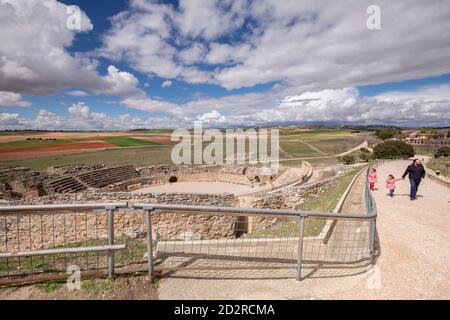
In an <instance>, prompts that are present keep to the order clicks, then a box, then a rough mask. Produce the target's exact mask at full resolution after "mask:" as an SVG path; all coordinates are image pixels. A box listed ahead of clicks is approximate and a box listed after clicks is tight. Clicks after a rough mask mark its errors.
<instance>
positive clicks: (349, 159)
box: [339, 154, 356, 164]
mask: <svg viewBox="0 0 450 320" xmlns="http://www.w3.org/2000/svg"><path fill="white" fill-rule="evenodd" d="M339 161H341V162H343V163H345V164H352V163H355V161H356V159H355V156H351V155H349V154H347V155H345V156H342V157H341V158H339Z"/></svg>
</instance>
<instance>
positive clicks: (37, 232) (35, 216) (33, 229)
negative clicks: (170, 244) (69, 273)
mask: <svg viewBox="0 0 450 320" xmlns="http://www.w3.org/2000/svg"><path fill="white" fill-rule="evenodd" d="M127 206H128V204H127V203H126V202H123V203H99V204H56V205H30V206H0V278H5V277H17V276H27V275H36V274H43V273H62V272H66V270H67V267H68V266H70V265H76V266H79V267H80V269H81V270H86V271H87V270H107V274H108V276H110V277H111V276H112V275H113V274H114V269H115V267H116V266H125V265H129V264H130V263H133V262H135V261H134V260H135V258H136V256H135V255H134V253H133V252H134V251H135V250H136V248H135V246H133V243H130V241H129V240H128V235H129V231H130V230H133V229H135V230H136V228H137V229H139V228H140V227H141V226H143V225H144V224H143V223H142V220H143V219H142V218H141V219H140V220H141V221H137V223H132V221H135V220H139V219H138V218H139V217H137V216H136V215H135V214H133V217H126V213H125V212H122V211H123V210H124V209H126V208H127ZM141 216H143V215H142V214H141ZM118 251H119V252H120V253H121V254H117V253H116V252H118ZM141 251H142V252H144V253H145V246H144V250H142V249H141ZM144 253H143V254H142V258H141V259H140V261H138V262H142V261H145V260H144V259H143V255H144ZM116 257H118V259H116Z"/></svg>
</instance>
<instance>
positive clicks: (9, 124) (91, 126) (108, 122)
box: [0, 103, 167, 130]
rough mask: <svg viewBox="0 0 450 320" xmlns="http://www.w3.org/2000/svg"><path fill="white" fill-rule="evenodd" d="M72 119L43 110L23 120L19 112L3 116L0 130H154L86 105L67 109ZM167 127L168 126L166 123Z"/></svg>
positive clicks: (141, 120)
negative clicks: (93, 110) (95, 110)
mask: <svg viewBox="0 0 450 320" xmlns="http://www.w3.org/2000/svg"><path fill="white" fill-rule="evenodd" d="M68 112H69V116H68V117H65V116H61V115H58V114H56V113H54V112H51V111H48V110H45V109H41V110H39V111H38V112H37V114H36V115H35V116H34V117H33V118H24V117H21V116H20V115H19V114H17V113H0V130H6V129H35V130H62V129H64V130H125V129H136V128H148V127H153V124H154V121H153V120H152V119H150V118H138V117H132V116H130V115H129V114H121V115H117V116H110V115H107V114H105V113H99V112H92V111H91V108H90V107H89V106H88V105H86V104H84V103H76V104H73V105H72V106H70V107H69V108H68ZM166 124H167V123H166Z"/></svg>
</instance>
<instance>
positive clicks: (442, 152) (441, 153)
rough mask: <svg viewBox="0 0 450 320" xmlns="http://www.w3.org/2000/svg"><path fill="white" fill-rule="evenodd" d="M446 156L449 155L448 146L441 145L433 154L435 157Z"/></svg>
mask: <svg viewBox="0 0 450 320" xmlns="http://www.w3.org/2000/svg"><path fill="white" fill-rule="evenodd" d="M448 156H450V146H442V147H440V148H439V149H438V150H437V151H436V153H435V154H434V157H435V158H439V157H448Z"/></svg>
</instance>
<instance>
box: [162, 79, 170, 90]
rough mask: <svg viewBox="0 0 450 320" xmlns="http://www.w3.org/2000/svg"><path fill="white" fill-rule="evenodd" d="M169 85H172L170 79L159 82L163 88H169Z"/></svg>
mask: <svg viewBox="0 0 450 320" xmlns="http://www.w3.org/2000/svg"><path fill="white" fill-rule="evenodd" d="M171 86H172V81H170V80H166V81H164V82H163V83H162V84H161V87H163V88H169V87H171Z"/></svg>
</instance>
